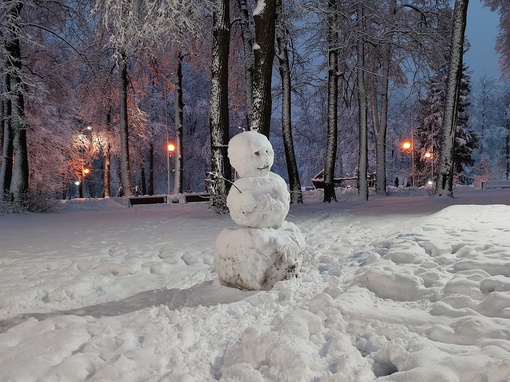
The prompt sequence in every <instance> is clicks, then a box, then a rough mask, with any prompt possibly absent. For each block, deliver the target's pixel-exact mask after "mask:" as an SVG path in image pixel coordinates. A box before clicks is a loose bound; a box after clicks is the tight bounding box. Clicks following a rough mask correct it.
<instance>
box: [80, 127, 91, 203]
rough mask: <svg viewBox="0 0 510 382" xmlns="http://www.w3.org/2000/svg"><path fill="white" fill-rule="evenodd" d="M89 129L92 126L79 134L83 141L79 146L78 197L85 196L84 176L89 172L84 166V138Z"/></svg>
mask: <svg viewBox="0 0 510 382" xmlns="http://www.w3.org/2000/svg"><path fill="white" fill-rule="evenodd" d="M90 131H92V126H90V125H88V126H87V127H85V128H83V129H82V130H81V134H82V135H83V137H84V138H83V139H81V138H80V140H81V141H82V142H83V145H82V147H81V179H80V180H79V183H80V184H79V187H80V195H79V196H80V198H83V197H84V196H85V176H86V175H88V174H89V173H90V169H88V168H86V167H85V139H86V135H85V133H86V132H90ZM87 141H88V139H87ZM87 146H88V144H87Z"/></svg>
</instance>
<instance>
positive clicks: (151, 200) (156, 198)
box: [128, 195, 166, 207]
mask: <svg viewBox="0 0 510 382" xmlns="http://www.w3.org/2000/svg"><path fill="white" fill-rule="evenodd" d="M157 203H166V195H152V196H130V197H129V198H128V207H131V206H134V205H135V204H157Z"/></svg>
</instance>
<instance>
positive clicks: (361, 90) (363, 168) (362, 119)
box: [356, 1, 368, 201]
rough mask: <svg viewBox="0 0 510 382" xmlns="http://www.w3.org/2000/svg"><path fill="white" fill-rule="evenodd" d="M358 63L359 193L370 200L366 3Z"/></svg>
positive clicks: (361, 16) (360, 16)
mask: <svg viewBox="0 0 510 382" xmlns="http://www.w3.org/2000/svg"><path fill="white" fill-rule="evenodd" d="M357 23H358V36H357V61H356V62H357V63H356V95H357V99H358V113H359V114H358V115H359V121H358V123H359V148H358V150H359V157H358V195H359V198H360V200H363V201H366V200H368V181H367V173H368V115H367V113H368V106H367V95H366V90H365V31H366V20H365V5H364V4H363V2H362V1H360V2H358V4H357Z"/></svg>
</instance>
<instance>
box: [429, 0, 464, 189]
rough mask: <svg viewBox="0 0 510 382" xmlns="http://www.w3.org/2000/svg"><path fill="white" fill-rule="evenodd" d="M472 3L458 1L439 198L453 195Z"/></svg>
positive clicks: (451, 52) (451, 49) (441, 151)
mask: <svg viewBox="0 0 510 382" xmlns="http://www.w3.org/2000/svg"><path fill="white" fill-rule="evenodd" d="M468 2H469V0H455V7H454V10H453V22H452V33H451V43H450V62H449V67H448V78H447V82H446V97H445V111H444V117H443V123H442V127H441V133H442V135H441V148H440V157H439V169H438V174H437V182H436V195H437V196H442V197H445V196H453V172H454V168H455V166H454V163H453V160H454V147H455V132H456V126H457V105H458V102H459V92H460V81H461V78H462V55H463V52H464V33H465V30H466V20H467V9H468Z"/></svg>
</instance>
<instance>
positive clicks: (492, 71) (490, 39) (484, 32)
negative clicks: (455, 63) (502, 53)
mask: <svg viewBox="0 0 510 382" xmlns="http://www.w3.org/2000/svg"><path fill="white" fill-rule="evenodd" d="M498 25H499V15H498V14H497V13H495V12H491V11H490V9H488V8H484V7H482V4H481V2H480V0H471V1H470V2H469V6H468V20H467V26H466V37H467V38H468V40H469V42H470V44H471V49H470V50H469V51H468V52H467V53H466V55H465V57H464V58H465V63H466V64H467V65H468V66H469V69H470V70H471V73H472V80H473V81H477V80H478V79H480V78H481V77H483V76H487V77H489V78H494V79H499V77H500V75H501V73H500V71H499V67H498V55H497V53H496V51H495V43H496V37H497V35H498Z"/></svg>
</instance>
